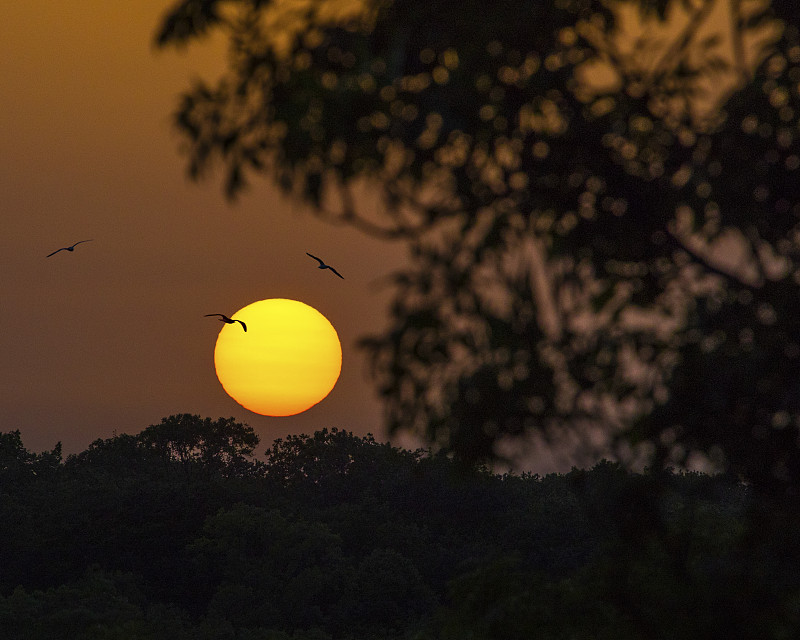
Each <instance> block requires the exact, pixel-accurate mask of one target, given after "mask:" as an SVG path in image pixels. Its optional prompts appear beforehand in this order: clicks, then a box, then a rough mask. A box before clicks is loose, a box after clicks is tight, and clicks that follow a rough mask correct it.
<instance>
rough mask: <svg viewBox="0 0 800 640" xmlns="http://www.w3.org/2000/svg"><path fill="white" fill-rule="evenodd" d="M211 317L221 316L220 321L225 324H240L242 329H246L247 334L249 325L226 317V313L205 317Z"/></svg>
mask: <svg viewBox="0 0 800 640" xmlns="http://www.w3.org/2000/svg"><path fill="white" fill-rule="evenodd" d="M210 316H219V321H220V322H224V323H225V324H233V323H234V322H238V323H239V324H240V325H242V329H244V330H245V332H247V325H246V324H245V323H244V322H242V321H241V320H233V319H232V318H229V317H228V316H226V315H225V314H224V313H207V314H206V315H205V316H203V317H205V318H208V317H210Z"/></svg>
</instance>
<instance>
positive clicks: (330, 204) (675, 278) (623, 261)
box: [157, 0, 800, 493]
mask: <svg viewBox="0 0 800 640" xmlns="http://www.w3.org/2000/svg"><path fill="white" fill-rule="evenodd" d="M798 24H800V10H798V8H797V4H796V3H794V2H789V1H775V2H773V3H769V2H755V1H748V2H744V1H742V0H674V1H672V2H667V1H666V0H641V1H640V2H637V1H633V0H610V1H605V0H604V1H600V0H554V1H553V2H535V1H533V0H511V1H508V2H502V3H499V4H497V5H493V6H492V8H491V10H488V9H487V7H486V4H485V3H482V2H473V1H470V0H467V1H464V0H460V1H458V2H455V1H453V0H445V1H442V2H436V3H430V2H423V1H420V0H394V1H388V0H350V1H347V2H345V1H342V0H320V1H318V2H308V3H281V2H267V1H259V0H227V1H225V0H217V1H214V0H183V1H181V2H179V3H178V4H177V5H176V6H175V7H174V9H173V10H171V11H170V12H169V13H168V14H167V15H166V16H165V18H164V20H163V24H162V28H161V30H160V32H159V34H158V37H157V41H158V43H159V44H160V45H162V46H166V45H170V44H177V45H186V44H189V43H191V42H193V41H194V40H197V39H199V38H200V37H201V36H203V35H205V34H206V33H208V32H210V31H214V30H216V31H221V32H223V33H224V34H225V36H226V37H227V38H228V39H229V42H230V61H229V68H228V71H227V73H225V74H224V75H223V76H222V77H221V78H219V79H218V80H217V81H216V82H215V83H214V84H209V83H208V82H206V81H197V82H196V83H195V85H194V86H193V87H192V88H191V89H190V90H188V91H187V92H186V93H184V95H183V96H182V98H181V103H180V107H179V109H178V111H177V114H176V124H177V126H178V128H179V130H180V131H181V133H182V134H183V141H184V143H185V148H184V152H185V154H186V156H187V158H188V161H189V170H190V173H191V175H193V176H194V177H199V176H202V175H204V174H205V173H206V172H207V171H208V170H209V168H210V167H212V166H214V165H215V164H221V165H222V166H223V167H224V170H225V175H226V178H225V185H226V186H225V188H226V191H227V192H228V194H229V195H231V196H235V195H236V194H237V193H239V192H240V191H241V190H242V189H243V188H244V187H245V185H246V181H247V179H248V177H249V176H250V175H251V174H254V173H255V174H264V175H267V176H270V177H271V178H272V179H274V180H275V181H276V183H277V184H279V185H280V186H281V187H282V188H283V189H285V190H286V191H289V192H293V193H295V194H297V195H298V196H299V197H302V198H304V199H305V200H307V201H308V202H310V203H311V204H312V205H313V207H314V209H315V211H316V212H317V213H318V214H319V215H320V216H321V217H322V218H324V219H328V220H331V221H333V222H336V223H346V224H352V225H355V226H356V227H358V228H361V229H363V230H365V231H367V232H369V233H373V234H376V235H379V236H382V237H390V238H402V239H404V241H405V242H407V243H408V245H409V249H410V258H411V260H410V266H409V267H408V268H407V269H404V270H403V271H402V272H401V273H398V274H396V276H395V285H396V295H395V298H394V303H393V305H392V321H391V324H390V326H389V327H388V328H387V330H386V331H385V332H384V333H383V334H382V335H379V336H374V337H372V338H368V339H366V340H364V343H363V344H364V346H365V347H366V348H367V350H368V351H369V353H370V357H371V362H372V371H373V373H374V377H375V379H376V382H377V386H378V390H379V392H380V394H381V395H382V397H383V398H384V400H385V402H386V414H387V420H388V425H389V428H390V430H391V431H392V432H396V431H398V430H404V429H405V430H411V431H413V432H415V433H417V434H419V435H422V436H424V437H425V438H426V439H427V440H428V441H429V442H431V443H433V444H434V445H435V446H438V447H442V448H443V449H445V450H450V451H455V453H456V454H457V455H459V456H460V457H461V458H463V459H465V460H467V461H481V460H491V459H496V458H497V457H501V456H502V455H503V452H504V451H507V450H508V449H509V447H508V446H507V445H508V443H509V441H510V442H511V443H514V442H517V443H519V442H522V441H524V440H525V439H526V437H528V436H530V435H531V434H534V435H536V436H538V437H539V438H541V439H543V440H544V441H550V442H553V443H563V442H570V443H572V446H576V445H580V446H579V447H578V449H577V450H576V451H577V452H578V453H581V452H588V454H590V455H592V456H594V459H597V455H598V451H599V452H601V453H602V452H606V453H608V452H613V453H614V454H615V455H616V456H618V457H620V459H623V460H635V459H641V458H644V459H646V460H649V462H650V463H651V464H652V465H653V466H654V467H659V466H663V465H671V464H672V465H682V464H687V463H690V462H693V461H696V460H698V459H702V460H705V461H706V464H711V465H713V466H715V467H716V468H721V469H722V468H724V469H728V470H729V471H730V472H731V473H734V474H739V475H741V476H742V477H744V478H747V479H748V480H750V481H752V482H755V483H756V485H757V486H758V487H760V488H763V489H764V490H766V491H769V492H773V493H786V492H789V493H793V492H795V491H796V490H797V488H798V487H800V447H799V446H798V433H799V431H798V425H800V388H799V387H798V384H799V383H800V324H799V323H798V322H797V321H796V318H797V317H798V316H799V315H800V307H798V305H800V275H799V274H798V267H797V261H798V255H799V253H800V252H799V249H800V245H799V242H800V233H798V219H799V218H800V204H798V203H799V202H800V192H799V190H800V180H798V177H800V173H799V170H800V155H798V136H800V131H798V116H800V93H799V92H798V86H799V83H800V35H799V33H798V28H797V25H798ZM376 212H377V213H376ZM598 433H605V434H606V436H605V439H604V440H602V441H600V442H598V439H597V434H598ZM576 455H577V454H576ZM698 456H700V458H698Z"/></svg>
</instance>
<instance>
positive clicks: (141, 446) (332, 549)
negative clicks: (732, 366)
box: [0, 414, 800, 640]
mask: <svg viewBox="0 0 800 640" xmlns="http://www.w3.org/2000/svg"><path fill="white" fill-rule="evenodd" d="M179 426H180V427H181V428H180V429H178V428H177V427H179ZM200 433H202V434H208V433H214V434H215V437H214V438H213V442H212V439H211V438H203V439H199V438H198V437H197V434H200ZM181 434H185V435H183V436H182V435H181ZM242 436H245V437H244V438H243V437H242ZM232 443H233V444H232ZM257 451H258V438H257V437H256V436H255V434H254V433H253V431H252V429H251V428H250V427H248V426H246V425H242V424H240V423H236V422H234V421H232V420H229V419H218V420H211V419H209V418H201V417H200V416H193V415H189V414H181V415H176V416H170V417H168V418H165V419H164V420H162V422H161V423H160V424H156V425H151V426H150V427H148V428H146V429H144V430H143V431H142V432H140V433H139V434H136V435H129V434H119V435H115V436H113V437H111V438H107V439H101V440H97V441H95V442H93V443H92V444H91V445H90V446H89V447H88V448H87V449H86V450H85V451H83V452H80V453H77V454H71V455H69V456H67V457H66V458H65V459H64V458H63V456H62V454H61V451H60V448H59V447H55V448H54V449H53V450H52V451H45V452H42V453H33V452H30V451H28V450H27V449H25V447H24V446H23V444H22V441H21V438H20V434H19V432H16V431H12V432H9V433H1V434H0V521H1V522H2V523H3V525H2V527H0V566H2V567H3V571H2V573H0V628H2V629H3V635H4V637H6V638H9V639H11V640H16V639H17V638H19V639H20V640H21V639H23V638H24V639H25V640H31V639H39V638H41V639H47V640H52V639H54V638H126V639H156V638H164V637H169V638H174V639H176V640H182V639H183V638H186V639H189V638H191V639H192V640H197V639H203V638H209V639H210V638H232V639H237V640H245V639H247V640H251V639H253V638H258V639H262V638H263V639H269V640H289V639H292V640H312V639H314V640H325V639H331V640H339V639H341V640H348V639H349V640H357V639H359V640H360V639H362V638H363V639H366V638H376V637H379V638H385V639H387V640H391V639H398V640H399V639H400V638H410V637H414V638H419V639H420V640H426V639H429V638H430V639H431V640H432V639H433V638H463V637H465V635H471V637H476V638H486V639H489V638H497V639H498V640H499V639H500V638H502V639H504V640H507V639H512V640H514V639H520V640H522V639H523V638H530V637H538V638H545V639H547V638H552V639H556V638H564V637H608V638H622V639H627V638H630V639H639V638H648V639H657V638H675V637H702V638H730V637H737V638H753V639H755V638H759V639H760V638H766V637H793V636H794V635H796V633H797V631H798V630H800V619H798V617H797V602H798V595H799V594H800V580H799V579H798V576H800V572H798V571H797V570H796V568H797V566H798V562H797V549H796V544H795V540H796V537H795V536H794V535H793V534H791V533H790V532H788V531H787V530H786V528H785V526H783V525H782V524H781V522H783V523H784V525H785V520H784V521H782V520H781V516H780V515H779V514H778V513H777V512H774V511H772V512H770V514H771V515H770V516H769V517H768V518H759V519H758V520H757V522H756V521H755V520H752V522H755V523H756V524H755V525H754V526H751V525H750V524H749V523H750V522H751V519H750V516H749V514H751V513H755V511H754V509H756V508H757V507H758V506H759V505H760V506H761V507H764V506H766V505H765V503H760V502H758V500H759V499H757V497H756V496H755V494H754V493H753V492H752V491H751V490H750V489H748V488H747V487H746V486H744V485H743V484H741V483H738V482H736V481H734V480H732V479H730V478H728V477H724V476H708V475H703V474H699V473H672V472H665V473H663V474H662V477H661V481H660V482H659V483H657V484H654V483H653V478H652V476H651V475H649V474H634V473H631V472H629V471H627V470H625V469H624V468H623V467H622V466H621V465H620V464H618V463H611V462H607V461H603V462H601V463H599V464H597V465H596V466H595V467H593V468H592V469H589V470H580V469H573V470H572V471H571V472H569V473H566V474H552V475H547V476H543V477H541V476H537V475H530V474H525V475H508V474H505V475H497V474H492V473H489V472H488V471H486V470H485V469H484V470H481V469H475V470H472V471H468V470H467V469H466V468H465V467H464V466H463V465H462V464H457V463H455V462H454V461H453V460H452V459H451V458H449V457H447V456H443V455H441V454H436V453H432V452H429V451H408V450H404V449H400V448H397V447H393V446H391V445H389V444H385V443H379V442H377V441H376V440H375V439H374V438H372V437H371V436H366V437H357V436H354V435H353V434H352V433H348V432H346V431H340V430H337V429H322V430H320V431H317V432H315V433H314V434H313V435H310V436H309V435H296V436H289V437H287V438H286V439H281V440H276V441H275V442H274V443H273V444H272V445H271V447H270V448H268V449H267V450H266V452H265V455H264V456H263V457H262V456H258V457H256V455H255V453H256V452H257ZM223 452H224V455H223ZM778 558H780V561H778Z"/></svg>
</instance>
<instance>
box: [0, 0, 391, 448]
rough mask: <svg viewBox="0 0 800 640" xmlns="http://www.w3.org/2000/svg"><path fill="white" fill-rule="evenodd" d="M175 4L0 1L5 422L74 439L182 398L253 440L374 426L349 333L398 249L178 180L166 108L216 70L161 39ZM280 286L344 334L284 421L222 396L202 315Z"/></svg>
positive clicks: (1, 415) (207, 53)
mask: <svg viewBox="0 0 800 640" xmlns="http://www.w3.org/2000/svg"><path fill="white" fill-rule="evenodd" d="M169 6H170V3H169V2H167V1H166V0H141V1H139V2H135V3H123V2H108V1H107V0H90V1H85V2H79V3H63V2H54V1H52V0H50V1H47V0H32V1H30V2H5V3H2V4H0V86H2V88H3V89H2V90H3V108H2V115H0V137H1V139H2V146H1V147H0V211H1V212H2V213H0V219H1V220H2V233H0V265H2V270H1V271H0V310H1V311H2V315H1V316H0V317H2V320H0V323H2V324H1V325H0V327H2V328H1V329H0V353H1V354H2V368H0V431H5V432H7V431H10V430H14V429H19V430H20V431H21V433H22V439H23V442H24V444H25V446H26V447H27V448H28V449H30V450H34V451H40V450H43V449H49V448H51V447H52V446H53V445H54V444H55V443H56V442H57V441H62V442H63V445H64V450H65V452H66V453H73V452H78V451H81V450H83V449H85V448H86V447H87V446H88V445H89V444H90V443H91V442H92V441H93V440H95V439H97V438H107V437H110V436H111V435H112V434H113V433H114V432H116V433H137V432H139V431H140V430H142V429H144V428H145V427H147V426H148V425H149V424H154V423H158V422H159V421H160V420H161V418H162V417H165V416H168V415H171V414H175V413H183V412H188V413H196V414H200V415H201V416H204V417H205V416H209V417H212V418H216V417H220V416H224V417H229V416H233V417H235V418H236V419H237V420H241V421H243V422H246V423H248V424H250V425H251V426H252V427H254V429H255V430H256V432H257V433H258V434H259V436H260V437H261V439H262V447H260V449H262V450H263V449H264V448H266V447H267V446H268V445H269V444H270V443H271V442H272V440H273V439H274V438H278V437H283V436H285V435H287V434H289V433H300V432H305V433H310V432H313V431H314V430H316V429H319V428H322V427H338V428H341V429H347V430H350V431H354V432H355V433H357V434H366V433H367V432H372V433H374V434H375V435H376V437H379V438H383V437H384V436H383V433H382V427H381V411H380V405H379V403H378V400H377V398H376V394H375V389H374V385H373V384H372V383H371V382H370V381H369V379H368V369H367V365H366V358H365V355H364V354H363V353H362V352H361V351H359V350H357V349H356V348H355V341H356V340H357V339H358V338H359V337H361V336H364V335H366V334H370V333H374V332H377V331H380V330H381V329H382V328H383V327H384V325H385V323H386V309H387V301H388V299H389V294H390V292H389V290H388V289H387V288H385V287H383V288H380V287H378V286H376V285H375V282H376V281H377V280H378V279H379V278H380V276H381V275H384V274H387V273H389V272H390V271H392V270H393V269H394V268H396V267H397V266H398V265H400V264H402V261H403V259H404V255H405V253H404V248H403V246H402V245H399V244H391V243H387V242H384V241H380V240H377V239H373V238H369V237H367V236H364V235H363V234H362V233H361V232H358V231H355V230H353V229H349V228H343V227H333V226H331V225H329V224H327V223H324V222H322V221H320V220H317V219H316V218H314V217H313V216H312V215H311V213H310V212H309V211H308V210H307V209H305V208H304V207H303V206H301V205H299V204H297V203H293V202H291V201H288V200H286V199H284V198H282V197H280V196H279V195H278V193H277V190H276V189H274V188H272V187H271V186H270V185H268V184H267V183H266V181H261V182H256V183H254V184H253V185H252V187H251V188H250V189H249V190H248V191H247V192H246V193H245V194H244V196H243V197H241V198H240V200H239V201H238V202H237V203H235V204H231V203H229V202H227V201H226V200H225V198H224V196H223V194H222V190H221V181H220V177H219V176H211V179H209V180H207V181H205V182H202V183H200V184H195V183H192V182H190V181H189V180H188V178H186V174H185V161H184V158H183V157H182V156H181V155H180V153H179V150H178V146H179V140H178V137H177V135H176V133H175V132H174V131H173V129H172V127H171V124H170V117H171V114H172V112H173V111H174V109H175V107H176V105H177V98H178V94H179V92H180V91H182V90H183V89H185V88H187V87H188V84H189V81H190V79H191V78H192V77H195V76H198V75H199V76H202V77H205V78H214V77H216V76H217V74H218V73H219V72H220V71H221V70H222V68H223V66H224V61H225V48H224V43H222V42H221V41H216V42H214V41H208V42H206V43H205V44H204V45H202V46H196V47H190V48H189V49H188V50H187V51H183V52H181V51H175V50H166V51H157V50H155V48H154V47H153V44H152V41H153V34H154V32H155V30H156V28H157V26H158V24H159V21H160V19H161V17H162V15H163V14H164V12H165V11H166V9H167V8H168V7H169ZM87 238H92V239H93V240H94V241H93V242H91V243H86V244H82V245H80V246H78V247H77V248H76V250H75V251H74V253H68V252H64V251H62V252H60V253H58V254H56V255H55V256H53V257H51V258H45V256H46V255H47V254H48V253H50V252H51V251H54V250H55V249H57V248H59V247H63V246H65V245H69V244H72V243H73V242H76V241H78V240H84V239H87ZM306 251H308V252H311V253H313V254H315V255H318V256H320V257H323V258H324V259H325V260H326V261H328V262H330V263H331V264H332V265H334V266H335V267H336V268H337V269H338V270H339V271H340V272H341V273H342V275H343V276H344V277H345V280H339V279H338V278H336V277H335V276H334V275H333V274H332V273H330V272H327V271H319V270H317V269H316V263H315V262H314V261H313V260H311V259H310V258H309V257H308V256H306ZM274 297H284V298H294V299H297V300H301V301H303V302H305V303H307V304H310V305H311V306H313V307H315V308H316V309H318V310H319V311H320V312H322V313H323V314H324V315H325V316H326V317H327V318H328V319H329V320H330V321H331V322H332V323H333V325H334V326H335V327H336V329H337V331H338V333H339V337H340V339H341V341H342V348H343V368H342V375H341V378H340V379H339V383H338V384H337V386H336V387H335V388H334V390H333V392H332V393H331V395H330V396H329V397H328V398H327V399H326V400H324V401H323V402H322V403H320V404H318V405H317V406H315V407H313V408H312V409H310V410H309V411H307V412H305V413H303V414H300V415H298V416H294V417H288V418H269V417H265V416H259V415H257V414H254V413H251V412H249V411H247V410H246V409H244V408H242V407H240V406H239V405H238V404H237V403H236V402H235V401H234V400H233V399H231V398H229V397H228V396H227V395H226V394H225V392H224V391H223V389H222V387H221V386H220V384H219V382H218V381H217V378H216V375H215V373H214V364H213V351H214V344H215V341H216V337H217V334H218V332H219V330H220V324H219V322H217V321H216V320H215V319H214V318H204V317H203V314H206V313H227V314H232V313H233V312H235V311H236V310H237V309H239V308H241V307H243V306H245V305H247V304H249V303H251V302H254V301H256V300H260V299H265V298H274Z"/></svg>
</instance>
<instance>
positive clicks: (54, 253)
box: [45, 247, 66, 258]
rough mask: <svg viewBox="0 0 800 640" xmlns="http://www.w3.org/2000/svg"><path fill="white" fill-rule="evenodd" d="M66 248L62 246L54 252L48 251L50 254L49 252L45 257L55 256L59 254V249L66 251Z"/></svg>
mask: <svg viewBox="0 0 800 640" xmlns="http://www.w3.org/2000/svg"><path fill="white" fill-rule="evenodd" d="M64 249H66V247H61V248H60V249H56V250H55V251H53V253H48V254H47V255H46V256H45V257H46V258H49V257H50V256H54V255H56V254H57V253H58V252H59V251H64Z"/></svg>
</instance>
